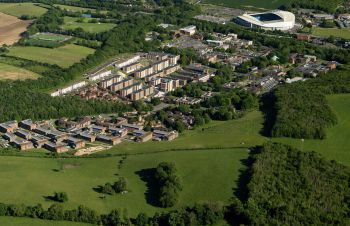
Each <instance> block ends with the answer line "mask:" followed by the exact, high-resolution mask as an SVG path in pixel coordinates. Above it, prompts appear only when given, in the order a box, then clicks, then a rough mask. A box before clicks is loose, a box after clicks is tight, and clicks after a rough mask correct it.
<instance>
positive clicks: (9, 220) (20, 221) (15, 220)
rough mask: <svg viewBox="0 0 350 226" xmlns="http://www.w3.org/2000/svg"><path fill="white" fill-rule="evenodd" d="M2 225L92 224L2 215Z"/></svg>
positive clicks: (51, 225) (79, 225)
mask: <svg viewBox="0 0 350 226" xmlns="http://www.w3.org/2000/svg"><path fill="white" fill-rule="evenodd" d="M0 224H1V226H23V225H26V226H47V225H50V226H89V225H90V226H91V224H85V223H78V222H70V221H50V220H40V219H32V218H25V217H0Z"/></svg>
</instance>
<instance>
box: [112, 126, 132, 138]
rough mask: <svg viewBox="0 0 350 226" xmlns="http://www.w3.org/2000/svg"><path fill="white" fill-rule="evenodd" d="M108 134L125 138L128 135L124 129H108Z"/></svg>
mask: <svg viewBox="0 0 350 226" xmlns="http://www.w3.org/2000/svg"><path fill="white" fill-rule="evenodd" d="M108 132H109V133H111V134H112V135H113V136H119V137H125V136H126V135H127V134H128V130H127V129H125V128H117V127H109V128H108Z"/></svg>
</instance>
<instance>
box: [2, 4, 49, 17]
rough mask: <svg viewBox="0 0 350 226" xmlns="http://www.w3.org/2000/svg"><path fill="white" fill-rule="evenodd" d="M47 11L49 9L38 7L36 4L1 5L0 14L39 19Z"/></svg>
mask: <svg viewBox="0 0 350 226" xmlns="http://www.w3.org/2000/svg"><path fill="white" fill-rule="evenodd" d="M46 11H47V9H45V8H43V7H40V6H37V5H35V4H34V3H0V12H2V13H5V14H9V15H12V16H16V17H20V16H22V15H28V16H34V17H39V16H41V15H43V14H44V13H45V12H46Z"/></svg>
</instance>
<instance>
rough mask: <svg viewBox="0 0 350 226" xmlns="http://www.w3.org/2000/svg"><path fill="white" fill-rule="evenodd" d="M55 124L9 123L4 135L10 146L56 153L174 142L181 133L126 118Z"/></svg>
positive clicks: (1, 126)
mask: <svg viewBox="0 0 350 226" xmlns="http://www.w3.org/2000/svg"><path fill="white" fill-rule="evenodd" d="M51 123H52V122H51V121H38V122H33V121H32V120H30V119H27V120H23V121H21V122H19V123H18V122H17V121H9V122H4V123H1V124H0V132H2V137H3V139H4V140H6V142H7V143H9V144H11V145H13V146H15V147H17V148H18V149H19V150H21V151H26V150H29V149H32V148H45V149H47V150H49V151H52V152H56V153H63V152H66V151H69V150H76V149H81V148H84V147H85V145H86V143H87V142H88V143H93V142H95V141H99V142H102V143H106V144H109V145H117V144H119V143H121V142H122V140H123V139H128V140H134V141H137V142H146V141H149V140H152V139H153V140H157V141H160V140H168V141H169V140H173V139H175V138H177V137H178V133H177V131H166V130H165V129H164V128H154V129H153V131H145V130H144V127H143V125H142V124H132V123H128V120H127V119H126V118H122V117H119V118H116V119H115V120H110V121H108V120H105V119H103V118H97V119H95V120H92V119H91V118H90V117H83V118H81V119H79V120H77V121H73V120H69V119H67V118H62V119H59V120H57V122H56V124H57V127H55V126H53V125H51Z"/></svg>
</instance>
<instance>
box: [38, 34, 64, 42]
mask: <svg viewBox="0 0 350 226" xmlns="http://www.w3.org/2000/svg"><path fill="white" fill-rule="evenodd" d="M31 38H35V39H40V40H48V41H55V42H63V41H65V40H67V39H70V38H71V37H70V36H66V35H59V34H53V33H36V34H35V35H32V36H31Z"/></svg>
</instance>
